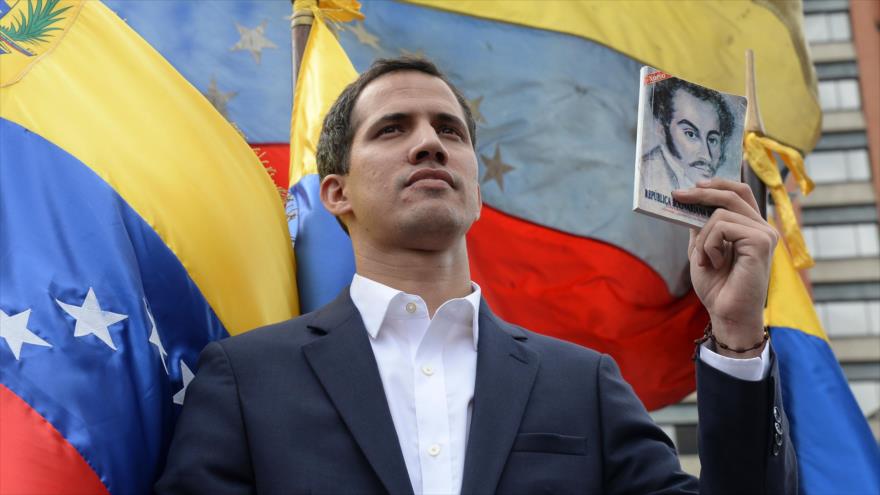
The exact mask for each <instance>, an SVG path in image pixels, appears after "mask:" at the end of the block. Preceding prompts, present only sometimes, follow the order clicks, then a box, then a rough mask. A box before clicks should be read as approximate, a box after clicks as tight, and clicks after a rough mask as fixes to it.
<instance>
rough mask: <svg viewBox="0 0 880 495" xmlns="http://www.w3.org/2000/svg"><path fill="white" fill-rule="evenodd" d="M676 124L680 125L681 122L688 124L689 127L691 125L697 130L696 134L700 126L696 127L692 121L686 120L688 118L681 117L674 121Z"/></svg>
mask: <svg viewBox="0 0 880 495" xmlns="http://www.w3.org/2000/svg"><path fill="white" fill-rule="evenodd" d="M676 124H679V125H681V124H685V125H687V126H689V127H692V128H693V129H694V130H695V131H697V134H698V135H699V134H700V128H699V127H697V126H695V125H694V123H693V122H691V121H690V120H688V119H681V120H679V121H678V122H676Z"/></svg>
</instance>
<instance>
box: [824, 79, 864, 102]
mask: <svg viewBox="0 0 880 495" xmlns="http://www.w3.org/2000/svg"><path fill="white" fill-rule="evenodd" d="M819 104H820V105H821V107H822V110H857V109H859V108H861V105H862V99H861V97H860V96H859V81H858V80H857V79H837V80H833V81H819Z"/></svg>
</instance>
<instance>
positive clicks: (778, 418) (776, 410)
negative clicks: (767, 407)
mask: <svg viewBox="0 0 880 495" xmlns="http://www.w3.org/2000/svg"><path fill="white" fill-rule="evenodd" d="M773 419H775V420H776V421H777V422H778V421H781V420H782V415H781V414H779V408H778V407H776V406H773Z"/></svg>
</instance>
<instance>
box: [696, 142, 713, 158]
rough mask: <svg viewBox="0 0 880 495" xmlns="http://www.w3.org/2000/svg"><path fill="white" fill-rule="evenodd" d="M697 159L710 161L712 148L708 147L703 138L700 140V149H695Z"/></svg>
mask: <svg viewBox="0 0 880 495" xmlns="http://www.w3.org/2000/svg"><path fill="white" fill-rule="evenodd" d="M697 160H702V161H704V162H706V163H712V150H711V149H710V148H709V143H707V142H706V141H705V140H703V141H700V149H699V150H697Z"/></svg>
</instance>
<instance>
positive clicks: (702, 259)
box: [688, 229, 706, 266]
mask: <svg viewBox="0 0 880 495" xmlns="http://www.w3.org/2000/svg"><path fill="white" fill-rule="evenodd" d="M688 232H689V238H688V259H689V260H690V262H691V263H696V264H697V265H698V266H706V255H705V253H703V250H702V249H697V238H698V236H699V234H700V231H699V230H698V229H688ZM695 254H696V259H694V258H693V256H694V255H695Z"/></svg>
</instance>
